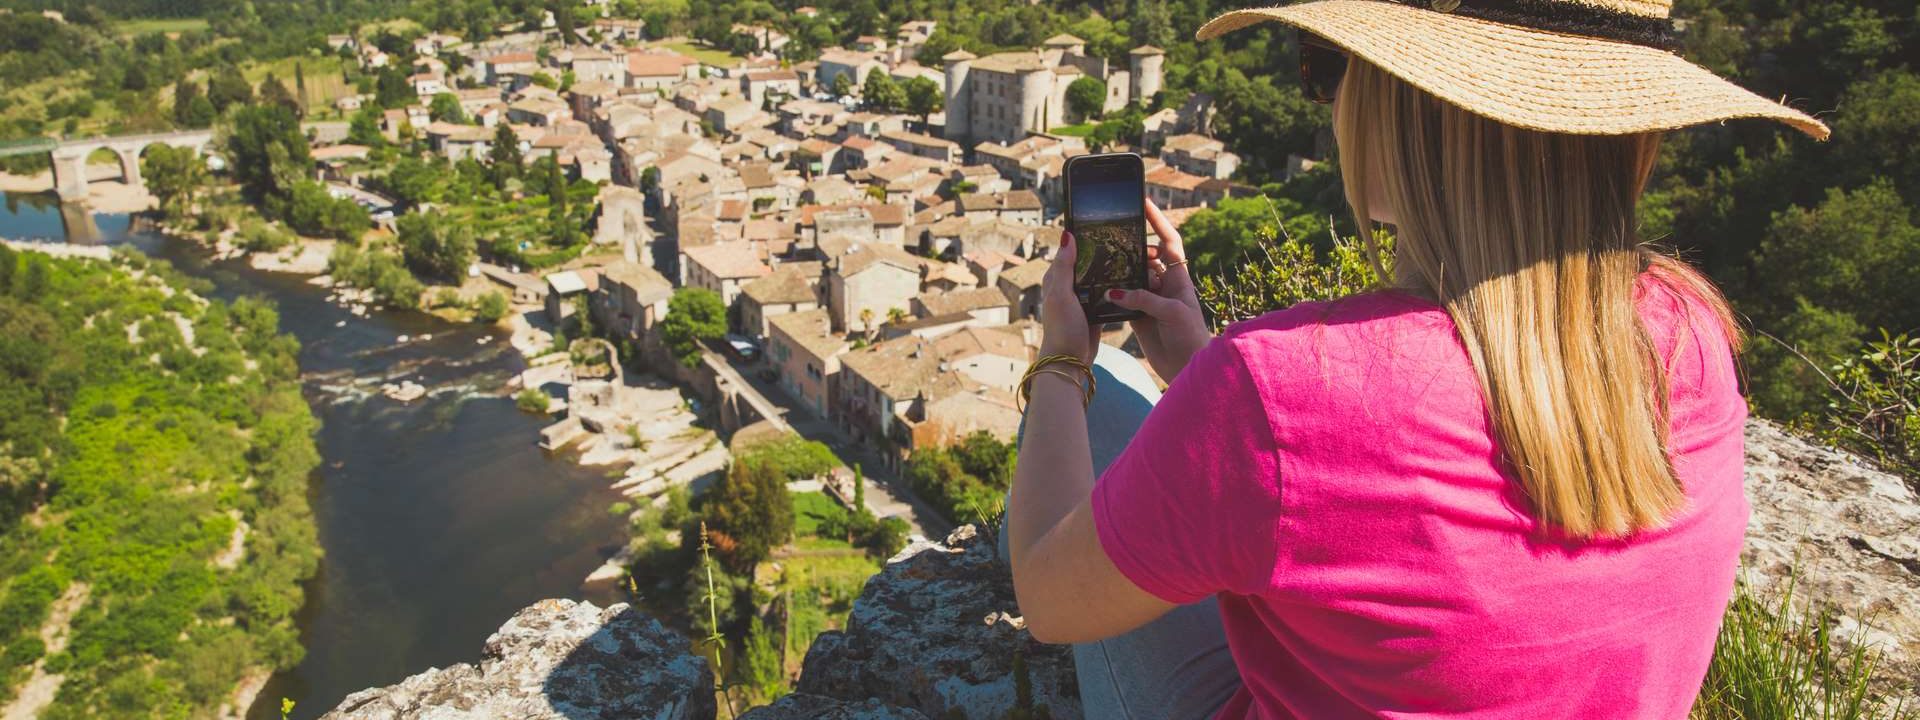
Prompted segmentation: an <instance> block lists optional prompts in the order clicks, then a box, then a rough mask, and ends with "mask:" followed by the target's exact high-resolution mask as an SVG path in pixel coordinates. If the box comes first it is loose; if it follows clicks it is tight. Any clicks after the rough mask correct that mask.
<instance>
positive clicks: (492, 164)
mask: <svg viewBox="0 0 1920 720" xmlns="http://www.w3.org/2000/svg"><path fill="white" fill-rule="evenodd" d="M487 161H488V163H489V168H488V173H489V174H490V175H491V176H492V177H493V186H494V187H496V188H500V189H506V187H507V181H508V180H511V179H513V178H516V177H519V176H520V162H521V158H520V138H519V136H517V135H514V134H513V128H511V127H508V126H507V124H506V123H500V124H499V125H496V126H494V130H493V146H492V147H490V148H488V149H487Z"/></svg>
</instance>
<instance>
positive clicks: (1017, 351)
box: [834, 327, 1031, 464]
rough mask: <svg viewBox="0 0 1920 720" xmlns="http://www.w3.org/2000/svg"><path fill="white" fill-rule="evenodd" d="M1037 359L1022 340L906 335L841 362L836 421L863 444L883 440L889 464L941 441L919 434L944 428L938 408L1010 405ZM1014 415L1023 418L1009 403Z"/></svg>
mask: <svg viewBox="0 0 1920 720" xmlns="http://www.w3.org/2000/svg"><path fill="white" fill-rule="evenodd" d="M1030 354H1031V353H1030V352H1029V350H1028V349H1027V346H1026V343H1025V342H1023V341H1022V339H1021V338H1020V336H1019V335H1017V334H1015V333H1011V332H1007V331H1005V330H1002V329H998V328H979V327H969V328H962V329H960V330H956V331H954V332H950V333H947V334H944V335H941V336H939V337H936V338H923V337H919V336H914V335H906V336H902V337H899V338H896V339H893V340H887V341H883V342H880V343H876V344H874V345H870V346H868V347H865V348H862V349H860V350H854V351H850V352H847V353H846V354H845V355H844V356H842V358H841V372H840V395H839V402H838V404H837V405H836V408H835V413H834V414H835V415H836V419H837V420H839V422H840V424H841V426H842V427H844V428H846V429H847V430H848V431H849V432H851V433H853V434H854V436H855V438H856V440H867V441H873V440H878V441H880V442H881V446H882V447H883V448H884V449H886V450H890V451H892V452H886V453H883V455H885V456H886V457H887V458H888V460H889V464H897V463H898V462H900V461H901V460H904V459H905V458H906V456H907V455H908V454H909V453H911V452H912V450H913V449H914V448H915V447H924V446H927V445H928V444H931V443H933V442H934V441H936V440H937V439H943V438H936V437H935V435H936V433H933V432H928V433H926V434H921V433H917V432H916V430H917V429H919V428H922V427H927V429H928V430H929V431H932V430H933V429H934V428H933V427H929V424H930V423H931V424H932V425H934V426H937V425H938V424H939V422H938V421H939V418H938V417H936V416H935V415H934V413H933V412H932V411H933V408H934V407H935V406H936V404H937V403H939V402H940V401H941V400H945V399H947V398H950V397H953V396H955V395H960V394H981V395H987V394H994V393H1000V394H1002V396H1003V397H1005V398H1006V399H1007V400H1009V401H1011V399H1012V398H1011V394H1010V393H1012V392H1013V390H1014V388H1015V386H1016V385H1018V383H1019V382H1020V375H1021V373H1022V372H1023V371H1024V370H1025V369H1026V366H1027V363H1028V362H1029V360H1030ZM1007 410H1008V411H1009V414H1010V415H1013V416H1015V417H1014V424H1015V425H1016V426H1017V424H1018V419H1017V413H1014V412H1012V410H1013V408H1012V407H1011V403H1010V402H1009V405H1008V408H1007Z"/></svg>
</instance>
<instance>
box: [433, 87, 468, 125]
mask: <svg viewBox="0 0 1920 720" xmlns="http://www.w3.org/2000/svg"><path fill="white" fill-rule="evenodd" d="M427 117H430V118H433V119H434V120H436V121H439V122H450V123H460V124H462V125H465V124H466V123H467V111H466V110H464V109H462V108H461V107H460V98H458V97H456V96H454V94H453V93H444V92H443V93H435V94H434V96H433V101H432V103H431V104H430V105H429V106H428V107H427Z"/></svg>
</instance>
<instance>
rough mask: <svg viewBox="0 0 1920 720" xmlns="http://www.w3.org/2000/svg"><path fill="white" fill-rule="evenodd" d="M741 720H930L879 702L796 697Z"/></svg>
mask: <svg viewBox="0 0 1920 720" xmlns="http://www.w3.org/2000/svg"><path fill="white" fill-rule="evenodd" d="M740 720H927V716H926V715H923V714H921V713H920V712H919V711H917V710H909V709H906V708H902V707H894V706H892V705H886V704H883V703H881V702H880V701H879V700H872V699H869V700H866V701H865V702H851V701H847V700H835V699H833V698H830V697H823V696H820V695H808V694H805V693H794V694H792V695H788V696H786V697H783V698H780V699H779V700H775V701H774V703H773V704H772V705H765V706H761V707H757V708H754V709H752V710H748V711H746V712H744V713H741V714H740Z"/></svg>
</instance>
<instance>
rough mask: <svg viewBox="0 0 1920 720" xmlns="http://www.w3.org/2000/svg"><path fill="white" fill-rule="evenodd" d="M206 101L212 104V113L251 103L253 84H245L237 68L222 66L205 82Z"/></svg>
mask: <svg viewBox="0 0 1920 720" xmlns="http://www.w3.org/2000/svg"><path fill="white" fill-rule="evenodd" d="M207 100H209V101H211V102H212V103H213V109H214V112H217V113H224V112H226V111H227V108H230V107H233V106H235V105H245V104H247V103H250V102H253V83H249V82H247V78H246V76H244V75H241V74H240V68H239V67H236V66H234V65H231V64H227V65H222V66H220V69H218V70H215V71H213V75H212V76H211V77H210V78H209V79H208V80H207Z"/></svg>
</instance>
